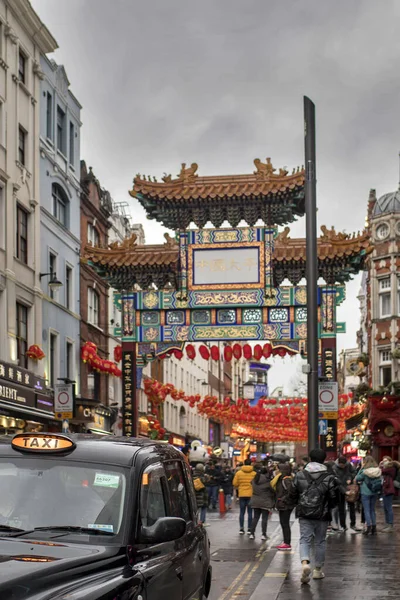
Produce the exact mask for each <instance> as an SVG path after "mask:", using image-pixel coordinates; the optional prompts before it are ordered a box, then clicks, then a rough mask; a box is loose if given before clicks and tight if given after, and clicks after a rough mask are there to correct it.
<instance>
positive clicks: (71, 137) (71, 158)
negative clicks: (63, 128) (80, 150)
mask: <svg viewBox="0 0 400 600" xmlns="http://www.w3.org/2000/svg"><path fill="white" fill-rule="evenodd" d="M74 138H75V128H74V124H73V123H71V121H70V123H69V162H70V164H71V165H73V164H74V162H75V152H74V149H75V139H74Z"/></svg>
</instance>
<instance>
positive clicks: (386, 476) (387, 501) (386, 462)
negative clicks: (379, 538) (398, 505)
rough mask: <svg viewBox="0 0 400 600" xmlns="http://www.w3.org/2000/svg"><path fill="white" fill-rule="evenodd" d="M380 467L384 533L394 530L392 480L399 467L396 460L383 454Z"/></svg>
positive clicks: (394, 490)
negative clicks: (384, 523)
mask: <svg viewBox="0 0 400 600" xmlns="http://www.w3.org/2000/svg"><path fill="white" fill-rule="evenodd" d="M379 466H380V468H381V471H382V475H383V489H382V493H383V508H384V509H385V522H386V527H384V528H383V529H382V531H383V532H384V533H389V532H392V531H394V528H393V498H394V494H395V492H396V488H395V487H394V480H395V479H396V475H397V471H398V469H399V467H400V464H399V463H398V462H395V461H394V460H392V458H391V457H390V456H384V457H383V459H382V462H381V463H380V465H379Z"/></svg>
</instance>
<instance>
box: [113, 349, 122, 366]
mask: <svg viewBox="0 0 400 600" xmlns="http://www.w3.org/2000/svg"><path fill="white" fill-rule="evenodd" d="M114 360H115V362H116V363H119V362H121V360H122V346H115V348H114Z"/></svg>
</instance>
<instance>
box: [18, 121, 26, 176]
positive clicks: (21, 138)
mask: <svg viewBox="0 0 400 600" xmlns="http://www.w3.org/2000/svg"><path fill="white" fill-rule="evenodd" d="M25 149H26V131H25V129H24V128H23V127H21V125H20V126H19V128H18V160H19V162H20V163H21V165H24V166H25V164H26V162H25V161H26V154H25Z"/></svg>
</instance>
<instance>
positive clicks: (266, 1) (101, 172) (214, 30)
mask: <svg viewBox="0 0 400 600" xmlns="http://www.w3.org/2000/svg"><path fill="white" fill-rule="evenodd" d="M32 4H33V6H34V8H35V9H36V10H37V12H38V13H39V15H40V17H41V18H42V19H43V20H44V22H45V23H46V25H47V26H48V27H49V29H50V30H51V32H52V34H53V35H54V36H55V38H56V39H57V41H58V44H59V46H60V49H59V50H58V51H57V52H56V53H55V55H54V58H55V59H56V61H57V62H58V63H60V64H64V66H65V68H66V71H67V74H68V77H69V79H70V82H71V90H72V92H73V93H74V94H75V95H76V96H77V98H78V99H79V101H80V102H81V103H82V105H83V112H82V120H83V127H82V157H83V158H84V159H85V160H86V161H87V164H88V165H91V166H93V169H94V172H95V173H96V175H97V177H98V178H99V179H100V181H101V183H102V185H103V186H104V187H106V188H107V189H109V191H110V192H111V195H112V196H113V198H114V199H115V200H117V201H122V200H128V201H129V202H130V204H131V210H132V214H133V217H134V220H135V221H143V222H144V225H145V229H146V235H147V241H149V242H157V241H160V242H161V241H163V240H162V236H161V233H162V228H161V227H160V226H158V225H157V224H155V223H154V222H152V221H147V220H146V219H145V216H144V213H143V211H142V210H141V209H140V207H139V206H138V204H136V203H135V201H133V200H131V199H130V198H129V196H128V195H127V191H128V189H129V188H130V187H131V184H132V179H133V176H134V175H135V174H136V173H137V172H140V173H145V174H152V175H156V176H160V175H162V174H163V173H164V172H167V173H172V174H173V175H175V174H177V173H178V172H179V168H180V163H181V162H186V163H191V162H193V161H196V162H197V163H198V164H199V171H198V172H199V174H204V175H206V174H225V173H250V172H252V171H253V169H254V167H253V159H254V158H256V157H259V158H262V159H265V157H267V156H270V157H271V158H272V162H273V164H274V166H277V167H281V166H287V167H289V168H292V167H293V166H297V165H299V164H302V163H303V162H304V159H303V117H302V110H303V95H304V94H306V95H308V96H309V97H310V98H311V99H312V100H313V101H314V102H315V104H316V107H317V127H318V131H317V152H318V162H317V176H318V204H319V223H320V224H326V225H328V226H331V225H335V227H336V228H337V229H339V230H340V229H344V230H346V231H353V230H359V229H362V227H363V225H364V218H365V214H366V204H367V199H368V193H369V189H370V188H371V187H374V188H376V189H377V193H378V195H382V194H383V193H385V192H388V191H392V190H394V189H396V188H397V185H398V180H399V164H398V151H399V149H400V135H399V134H400V122H399V110H400V76H399V73H400V36H399V33H398V26H399V18H400V2H399V1H398V0H385V1H384V2H382V1H381V2H376V0H363V1H362V2H360V0H336V1H335V2H330V1H328V0H325V1H324V0H322V1H321V0H276V1H275V0H240V1H239V0H202V1H201V2H191V1H186V2H184V1H183V0H182V1H181V0H179V1H178V0H140V1H136V0H113V1H112V2H110V1H109V0H68V1H67V0H64V1H62V0H57V1H54V0H33V2H32ZM294 231H295V232H296V233H297V234H298V235H303V233H304V220H303V222H302V223H299V224H298V225H296V226H295V228H294ZM358 286H359V279H358V278H357V280H356V281H354V282H353V283H352V284H350V285H349V286H348V300H347V301H346V304H345V306H344V307H343V308H341V309H340V311H339V319H340V320H346V321H347V328H348V334H347V335H345V336H339V339H338V342H339V346H340V347H343V346H344V345H346V346H347V347H351V346H354V345H355V331H356V329H357V325H358V305H357V303H356V300H355V297H356V294H357V291H358Z"/></svg>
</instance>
